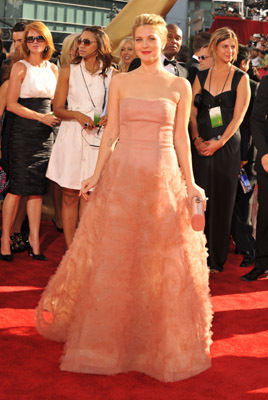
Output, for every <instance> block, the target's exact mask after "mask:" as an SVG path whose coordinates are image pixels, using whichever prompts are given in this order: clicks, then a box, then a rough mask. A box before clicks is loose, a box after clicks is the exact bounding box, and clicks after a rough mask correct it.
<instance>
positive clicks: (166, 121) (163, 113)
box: [120, 97, 177, 144]
mask: <svg viewBox="0 0 268 400" xmlns="http://www.w3.org/2000/svg"><path fill="white" fill-rule="evenodd" d="M176 107H177V104H176V103H174V102H173V101H172V100H169V99H156V100H146V99H138V98H129V97H128V98H124V99H121V101H120V141H125V140H127V141H147V142H148V141H149V142H156V143H162V144H164V143H166V144H168V143H169V144H171V143H173V130H174V122H175V113H176Z"/></svg>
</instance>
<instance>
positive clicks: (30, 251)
mask: <svg viewBox="0 0 268 400" xmlns="http://www.w3.org/2000/svg"><path fill="white" fill-rule="evenodd" d="M26 245H27V249H28V256H30V257H33V259H34V260H38V261H47V257H46V256H45V255H44V254H42V253H39V254H34V252H33V249H32V246H31V245H30V242H29V241H27V242H26Z"/></svg>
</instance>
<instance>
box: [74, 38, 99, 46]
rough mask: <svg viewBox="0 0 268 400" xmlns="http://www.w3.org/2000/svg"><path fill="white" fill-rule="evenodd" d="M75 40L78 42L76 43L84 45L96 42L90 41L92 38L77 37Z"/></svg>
mask: <svg viewBox="0 0 268 400" xmlns="http://www.w3.org/2000/svg"><path fill="white" fill-rule="evenodd" d="M77 42H78V44H82V43H84V45H85V46H89V45H91V43H96V42H92V40H90V39H81V38H79V39H78V40H77Z"/></svg>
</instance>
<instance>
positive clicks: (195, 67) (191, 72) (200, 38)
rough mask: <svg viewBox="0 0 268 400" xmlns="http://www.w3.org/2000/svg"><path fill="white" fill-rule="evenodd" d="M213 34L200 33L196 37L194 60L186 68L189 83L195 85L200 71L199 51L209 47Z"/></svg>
mask: <svg viewBox="0 0 268 400" xmlns="http://www.w3.org/2000/svg"><path fill="white" fill-rule="evenodd" d="M210 37H211V34H210V33H209V32H199V33H198V34H197V35H195V37H194V41H193V51H194V54H193V56H192V58H191V59H190V60H189V61H188V62H187V63H186V66H185V68H186V69H187V70H188V81H189V82H190V83H191V85H193V83H194V80H195V77H196V75H197V73H198V71H199V68H200V65H199V61H198V56H199V51H200V50H201V48H202V47H204V46H208V44H209V41H210Z"/></svg>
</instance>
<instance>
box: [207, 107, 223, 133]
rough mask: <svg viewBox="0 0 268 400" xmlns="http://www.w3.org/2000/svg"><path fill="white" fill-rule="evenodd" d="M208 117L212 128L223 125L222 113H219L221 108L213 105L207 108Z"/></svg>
mask: <svg viewBox="0 0 268 400" xmlns="http://www.w3.org/2000/svg"><path fill="white" fill-rule="evenodd" d="M209 117H210V122H211V126H212V128H217V127H218V126H222V125H223V121H222V115H221V108H220V106H218V107H213V108H210V109H209Z"/></svg>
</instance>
